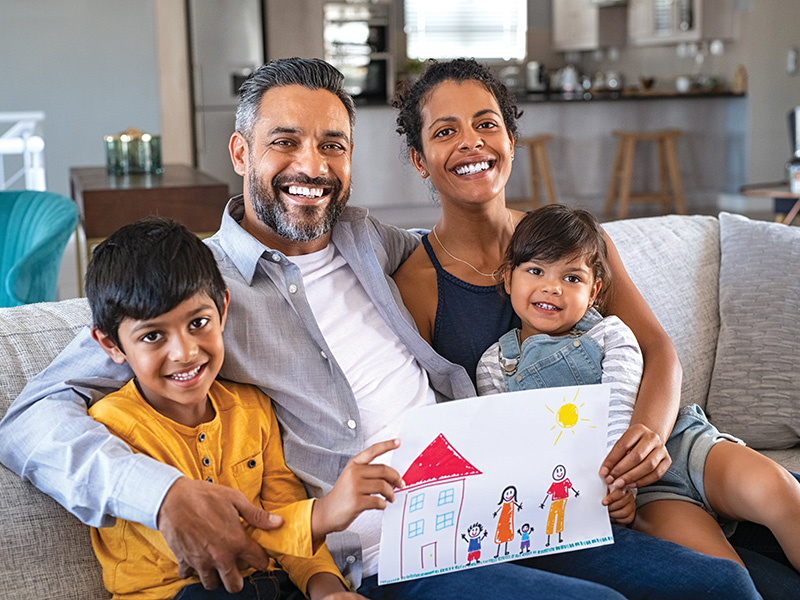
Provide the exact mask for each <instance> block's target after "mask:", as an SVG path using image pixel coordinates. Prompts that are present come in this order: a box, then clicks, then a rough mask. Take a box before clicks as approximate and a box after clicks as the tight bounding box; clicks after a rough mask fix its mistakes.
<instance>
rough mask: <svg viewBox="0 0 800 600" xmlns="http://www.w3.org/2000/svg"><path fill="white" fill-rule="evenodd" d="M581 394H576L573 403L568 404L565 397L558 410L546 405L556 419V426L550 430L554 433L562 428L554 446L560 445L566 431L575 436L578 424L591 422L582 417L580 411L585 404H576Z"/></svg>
mask: <svg viewBox="0 0 800 600" xmlns="http://www.w3.org/2000/svg"><path fill="white" fill-rule="evenodd" d="M579 393H580V390H578V391H577V392H575V397H574V398H573V399H572V402H568V401H567V397H566V396H564V400H563V402H564V403H563V404H562V405H561V406H560V407H559V408H558V410H553V409H552V408H550V407H549V406H547V405H546V404H545V407H546V408H547V410H549V411H550V412H551V413H553V414H554V415H555V417H556V424H555V425H553V426H552V427H551V428H550V430H551V431H552V430H553V429H555V428H556V427H559V428H561V431H559V432H558V435H557V436H556V441H555V442H553V445H554V446H555V445H556V444H557V443H558V440H560V439H561V434H562V433H564V430H566V429H569V430H572V433H573V434H574V433H575V429H574V427H575V426H576V425H577V424H578V422H580V421H586V422H588V421H589V419H581V417H580V409H581V407H582V406H583V403H581V404H576V403H575V401H576V400H577V399H578V394H579ZM589 427H594V426H593V425H590V426H589Z"/></svg>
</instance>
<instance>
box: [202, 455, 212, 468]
mask: <svg viewBox="0 0 800 600" xmlns="http://www.w3.org/2000/svg"><path fill="white" fill-rule="evenodd" d="M203 464H204V465H205V466H206V467H207V466H208V465H210V464H211V459H210V458H208V457H207V456H206V457H205V458H204V459H203Z"/></svg>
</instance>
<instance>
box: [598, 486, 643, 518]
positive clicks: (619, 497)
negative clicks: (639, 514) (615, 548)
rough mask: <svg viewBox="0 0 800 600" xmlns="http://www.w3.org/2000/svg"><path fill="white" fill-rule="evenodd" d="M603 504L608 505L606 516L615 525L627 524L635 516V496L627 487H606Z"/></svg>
mask: <svg viewBox="0 0 800 600" xmlns="http://www.w3.org/2000/svg"><path fill="white" fill-rule="evenodd" d="M603 506H607V507H608V516H609V517H610V518H611V522H612V523H616V524H617V525H627V524H629V523H631V522H632V521H633V518H634V517H635V516H636V496H634V494H633V492H632V491H631V490H630V489H628V488H621V489H620V488H617V487H611V488H608V495H607V496H606V497H605V498H603Z"/></svg>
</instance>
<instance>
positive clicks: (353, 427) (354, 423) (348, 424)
mask: <svg viewBox="0 0 800 600" xmlns="http://www.w3.org/2000/svg"><path fill="white" fill-rule="evenodd" d="M347 426H348V427H349V428H350V429H355V428H356V422H355V421H354V420H353V419H350V420H349V421H347Z"/></svg>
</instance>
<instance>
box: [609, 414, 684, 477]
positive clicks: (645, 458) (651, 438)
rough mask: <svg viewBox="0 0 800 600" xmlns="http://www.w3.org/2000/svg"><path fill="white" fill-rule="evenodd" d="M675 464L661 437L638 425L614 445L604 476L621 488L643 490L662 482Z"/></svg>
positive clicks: (630, 428) (631, 427) (629, 429)
mask: <svg viewBox="0 0 800 600" xmlns="http://www.w3.org/2000/svg"><path fill="white" fill-rule="evenodd" d="M671 464H672V459H671V458H670V456H669V453H668V452H667V448H666V446H665V445H664V442H663V441H662V440H661V436H659V435H658V434H657V433H656V432H655V431H652V430H651V429H649V428H648V427H646V426H645V425H642V424H641V423H637V424H636V425H631V426H630V427H629V428H628V430H627V431H626V432H625V433H623V434H622V437H620V438H619V440H617V443H616V444H614V447H613V448H612V449H611V452H609V453H608V456H606V459H605V460H604V461H603V464H602V465H601V466H600V477H602V478H603V479H604V480H605V482H606V484H608V485H609V486H614V487H617V488H623V487H625V486H628V487H631V486H633V487H642V486H645V485H648V484H650V483H653V482H655V481H658V480H659V479H661V477H663V476H664V473H666V472H667V469H669V466H670V465H671Z"/></svg>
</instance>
